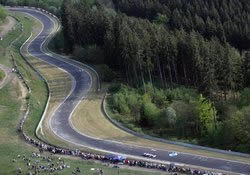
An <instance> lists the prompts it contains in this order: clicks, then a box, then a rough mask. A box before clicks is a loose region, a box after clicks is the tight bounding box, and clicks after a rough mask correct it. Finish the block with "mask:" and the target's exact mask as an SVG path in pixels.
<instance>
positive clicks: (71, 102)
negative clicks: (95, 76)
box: [9, 8, 250, 174]
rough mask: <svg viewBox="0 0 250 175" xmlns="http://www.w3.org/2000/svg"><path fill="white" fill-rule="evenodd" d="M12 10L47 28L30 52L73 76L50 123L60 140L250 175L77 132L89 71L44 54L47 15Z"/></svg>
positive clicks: (215, 162)
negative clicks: (74, 122) (74, 116)
mask: <svg viewBox="0 0 250 175" xmlns="http://www.w3.org/2000/svg"><path fill="white" fill-rule="evenodd" d="M9 10H11V11H21V12H26V13H29V14H30V15H32V16H34V17H35V18H37V19H39V20H40V21H41V22H42V23H43V25H44V28H43V30H42V32H41V33H40V34H39V35H38V37H36V38H35V39H34V40H33V41H32V42H31V43H30V45H29V47H28V51H29V53H30V54H32V55H34V56H36V57H38V58H39V59H41V60H43V61H45V62H47V63H49V64H52V65H55V66H57V67H59V68H61V69H63V70H65V71H67V72H68V73H69V74H70V75H71V76H72V80H73V82H74V84H73V87H72V91H71V94H69V96H68V97H67V98H66V99H65V101H64V102H63V103H62V104H61V105H60V106H59V108H58V109H57V110H56V111H55V113H54V114H53V116H52V120H51V129H52V131H53V132H54V133H55V134H56V135H57V136H58V137H60V138H62V139H64V140H66V141H68V142H71V143H74V144H77V145H83V146H88V147H92V148H95V149H101V150H105V151H110V152H116V153H121V154H126V155H133V156H141V155H142V154H143V153H144V152H149V153H153V154H157V160H162V161H169V162H176V163H181V164H189V165H195V166H201V167H206V168H214V169H218V170H223V171H231V172H235V173H241V174H250V164H246V163H241V162H237V161H228V160H224V159H216V158H209V157H202V156H198V155H192V154H185V153H179V154H178V156H176V157H170V156H169V151H167V150H154V151H152V148H147V147H138V146H134V145H125V144H122V143H119V142H113V141H108V140H100V139H95V138H91V137H88V136H86V135H82V134H80V133H78V132H76V131H75V130H74V129H72V127H71V125H70V122H69V117H70V115H71V113H72V111H73V110H74V108H75V107H76V106H77V104H78V102H79V100H81V99H82V98H83V97H84V96H85V95H86V94H87V92H88V89H89V88H90V86H91V77H90V75H89V74H88V73H87V72H86V71H82V70H81V68H79V67H78V66H76V65H74V64H70V63H69V61H64V60H63V58H62V57H60V56H58V55H53V54H52V55H51V54H50V55H47V54H45V53H44V52H43V51H42V47H41V46H42V45H43V44H44V42H45V40H46V39H47V37H48V36H49V35H50V33H51V31H52V29H53V25H54V24H53V22H52V20H51V19H50V18H49V17H48V16H47V15H45V14H43V13H41V12H39V11H35V10H33V9H27V8H10V9H9Z"/></svg>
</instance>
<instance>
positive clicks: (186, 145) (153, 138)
mask: <svg viewBox="0 0 250 175" xmlns="http://www.w3.org/2000/svg"><path fill="white" fill-rule="evenodd" d="M107 95H108V94H106V95H105V96H104V98H103V100H102V111H103V113H104V115H105V117H106V118H107V119H108V120H109V121H110V122H111V123H112V124H113V125H115V126H116V127H118V128H120V129H122V130H124V131H125V132H128V133H130V134H132V135H135V136H137V137H141V138H144V139H148V140H152V141H156V142H162V143H167V144H173V145H179V146H184V147H188V148H194V149H201V150H206V151H212V152H217V153H222V154H228V155H235V156H241V157H247V158H249V157H250V155H249V154H244V153H239V152H234V151H226V150H220V149H215V148H209V147H205V146H199V145H193V144H188V143H182V142H174V141H170V140H165V139H162V138H157V137H153V136H150V135H146V134H142V133H138V132H135V131H133V130H131V129H129V128H126V127H124V126H123V125H122V124H121V123H119V122H117V121H116V120H114V119H112V117H111V116H110V115H109V114H108V112H107V110H106V107H107V104H106V98H107Z"/></svg>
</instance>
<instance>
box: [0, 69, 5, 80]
mask: <svg viewBox="0 0 250 175" xmlns="http://www.w3.org/2000/svg"><path fill="white" fill-rule="evenodd" d="M4 77H5V73H4V72H3V71H2V70H0V82H1V81H2V80H3V79H4Z"/></svg>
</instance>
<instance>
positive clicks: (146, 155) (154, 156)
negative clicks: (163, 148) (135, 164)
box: [143, 153, 156, 158]
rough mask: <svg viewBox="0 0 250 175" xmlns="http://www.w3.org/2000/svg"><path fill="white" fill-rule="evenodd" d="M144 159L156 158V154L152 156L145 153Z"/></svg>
mask: <svg viewBox="0 0 250 175" xmlns="http://www.w3.org/2000/svg"><path fill="white" fill-rule="evenodd" d="M143 156H144V157H149V158H156V155H155V154H150V153H143Z"/></svg>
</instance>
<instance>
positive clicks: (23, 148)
mask: <svg viewBox="0 0 250 175" xmlns="http://www.w3.org/2000/svg"><path fill="white" fill-rule="evenodd" d="M16 16H18V18H19V20H21V22H22V23H23V24H24V28H25V32H24V33H23V35H22V37H20V38H19V40H18V41H17V42H16V43H15V44H14V47H13V48H12V47H11V48H9V49H8V50H5V56H4V57H2V59H0V63H1V64H5V65H8V66H10V65H11V58H12V57H11V56H10V54H9V50H11V51H12V54H13V55H14V57H15V60H16V62H17V64H18V66H19V69H20V71H21V73H22V74H23V75H24V77H25V79H26V80H27V82H28V83H29V85H30V87H31V88H32V93H31V95H30V96H29V97H28V98H24V97H21V96H22V92H21V90H20V83H19V80H18V79H17V78H15V81H12V82H11V83H10V84H8V85H7V86H6V87H4V88H3V89H1V90H0V119H1V122H0V133H1V136H0V143H1V144H0V157H1V159H0V165H1V167H4V168H1V169H0V174H5V175H9V174H15V173H16V169H17V168H19V167H21V168H22V169H23V170H24V171H23V172H26V173H27V168H26V163H25V162H24V161H22V160H21V159H18V158H17V155H18V154H20V155H23V154H25V155H26V156H27V155H31V152H32V151H37V149H35V148H34V147H32V146H30V145H28V144H26V143H25V142H24V141H23V140H22V139H20V136H19V134H18V133H17V131H16V129H17V126H18V123H19V120H20V117H21V116H22V114H23V113H24V111H22V110H20V108H21V106H22V102H23V101H24V100H25V101H26V100H30V102H31V104H32V105H31V115H30V116H29V118H28V120H27V123H26V124H25V128H24V129H25V130H26V131H27V132H28V134H30V135H31V136H33V137H34V129H35V128H36V125H37V123H38V121H39V119H40V117H41V113H42V110H43V108H44V105H45V102H46V94H47V91H46V87H45V84H44V82H43V81H42V80H41V79H40V78H39V77H38V76H37V75H36V73H34V72H33V71H32V69H31V68H30V67H29V66H28V65H27V64H26V62H24V60H23V59H22V57H21V56H20V55H19V50H18V47H19V46H20V45H21V43H22V42H23V41H25V40H26V38H28V37H29V32H30V31H31V26H33V23H34V21H31V20H30V19H28V18H25V17H24V15H20V14H18V15H16ZM20 34H21V31H20V28H17V29H16V30H15V31H12V32H11V33H10V34H9V35H13V36H14V35H15V37H18V36H19V35H20ZM15 37H13V38H12V37H11V38H12V39H8V40H7V38H10V37H6V39H5V40H4V41H3V43H6V45H8V44H9V43H11V42H12V41H13V39H14V38H15ZM0 45H1V46H2V47H3V45H2V43H0ZM4 49H6V47H5V48H4ZM29 157H30V156H29ZM13 158H15V159H17V162H16V163H13V162H12V159H13ZM34 160H35V158H31V161H32V162H34ZM65 162H66V164H69V165H70V166H71V168H69V169H67V170H65V171H61V172H60V174H62V175H63V174H65V175H66V174H71V172H72V171H73V170H74V169H75V168H76V167H80V169H81V171H83V172H84V173H87V174H95V173H96V171H91V170H90V168H102V169H103V170H104V173H105V174H110V175H112V174H117V170H115V169H112V168H108V167H106V166H103V165H100V164H95V163H93V162H86V161H79V160H77V159H66V160H65ZM120 174H152V173H145V172H138V171H130V170H121V171H120Z"/></svg>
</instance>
